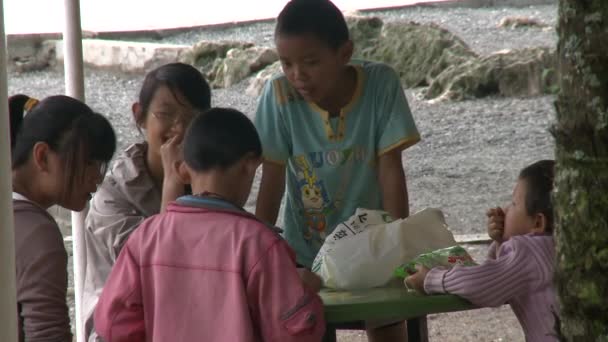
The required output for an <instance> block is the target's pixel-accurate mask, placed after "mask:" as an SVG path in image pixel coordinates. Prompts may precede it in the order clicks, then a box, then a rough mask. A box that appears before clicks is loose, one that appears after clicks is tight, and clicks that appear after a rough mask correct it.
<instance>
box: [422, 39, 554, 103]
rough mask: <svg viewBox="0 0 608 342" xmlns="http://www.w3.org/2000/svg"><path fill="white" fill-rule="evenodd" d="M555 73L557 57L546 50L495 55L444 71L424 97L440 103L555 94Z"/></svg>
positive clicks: (504, 52)
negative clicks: (495, 97) (499, 96)
mask: <svg viewBox="0 0 608 342" xmlns="http://www.w3.org/2000/svg"><path fill="white" fill-rule="evenodd" d="M556 70H557V57H556V54H555V51H553V50H550V49H549V48H528V49H522V50H505V51H499V52H497V53H494V54H492V55H489V56H486V57H483V58H478V59H474V60H469V61H467V62H465V63H463V64H460V65H453V66H451V67H449V68H448V69H446V70H444V71H443V72H442V73H441V74H440V75H438V76H437V77H436V78H435V80H434V81H433V82H432V83H431V85H430V86H429V87H428V89H427V90H426V91H425V94H424V97H425V98H426V99H430V100H434V101H442V100H466V99H474V98H479V97H484V96H489V95H502V96H517V97H525V96H537V95H541V94H547V93H554V92H555V91H556V90H557V77H556Z"/></svg>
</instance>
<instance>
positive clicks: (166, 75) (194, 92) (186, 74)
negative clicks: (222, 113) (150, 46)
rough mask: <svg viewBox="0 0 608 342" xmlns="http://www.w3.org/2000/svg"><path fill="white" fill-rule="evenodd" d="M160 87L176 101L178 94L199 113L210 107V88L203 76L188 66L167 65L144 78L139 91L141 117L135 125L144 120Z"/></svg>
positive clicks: (179, 64)
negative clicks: (167, 91)
mask: <svg viewBox="0 0 608 342" xmlns="http://www.w3.org/2000/svg"><path fill="white" fill-rule="evenodd" d="M161 86H167V87H168V88H169V90H170V91H171V93H172V94H173V96H174V97H175V98H176V99H177V96H176V93H177V92H178V93H180V94H181V95H183V96H184V97H185V98H186V100H188V102H189V103H190V105H192V107H194V108H195V109H198V110H199V111H201V112H202V111H205V110H207V109H209V108H210V107H211V88H210V87H209V84H208V83H207V81H206V80H205V77H204V76H203V74H201V72H200V71H198V69H196V68H195V67H193V66H192V65H190V64H184V63H169V64H165V65H162V66H160V67H158V68H156V69H154V70H152V71H150V72H149V73H148V74H147V75H146V77H145V78H144V83H143V84H142V86H141V90H140V91H139V104H140V105H141V111H142V113H141V114H142V115H141V116H140V117H139V120H140V122H138V123H137V124H141V121H143V120H144V119H145V118H146V115H147V113H148V109H149V107H150V103H151V102H152V99H153V98H154V94H155V93H156V90H157V89H158V88H160V87H161Z"/></svg>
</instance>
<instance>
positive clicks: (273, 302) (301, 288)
mask: <svg viewBox="0 0 608 342" xmlns="http://www.w3.org/2000/svg"><path fill="white" fill-rule="evenodd" d="M247 297H248V300H249V305H250V308H251V312H252V316H253V317H252V318H253V321H254V322H255V323H256V325H257V327H258V329H259V331H260V334H261V337H262V340H264V341H282V342H312V341H321V338H322V337H323V333H324V331H325V320H324V317H323V303H322V302H321V299H320V298H319V296H318V295H317V294H316V293H315V292H313V291H312V290H311V289H309V288H307V287H306V286H305V285H304V284H303V282H302V280H301V279H300V276H299V275H298V271H297V269H296V264H295V256H294V254H293V251H291V249H290V248H289V246H288V245H287V243H286V242H285V241H283V240H282V239H277V240H276V241H275V242H274V244H273V245H272V246H271V247H270V248H268V249H267V251H266V253H265V254H264V255H263V256H262V257H261V258H260V260H259V261H258V262H257V263H256V264H255V266H254V267H253V269H252V270H251V271H250V272H249V274H248V276H247Z"/></svg>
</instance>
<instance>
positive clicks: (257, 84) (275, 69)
mask: <svg viewBox="0 0 608 342" xmlns="http://www.w3.org/2000/svg"><path fill="white" fill-rule="evenodd" d="M281 72H282V70H281V62H280V61H276V62H274V63H273V64H271V65H269V66H267V67H266V68H265V69H263V70H262V71H260V72H258V74H257V75H256V76H255V77H254V78H252V79H251V81H250V83H249V87H248V88H247V91H246V92H247V95H249V96H253V97H258V96H260V95H261V94H262V90H263V89H264V85H265V84H266V82H268V80H269V79H271V78H272V77H274V76H276V75H279V74H281Z"/></svg>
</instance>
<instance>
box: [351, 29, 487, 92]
mask: <svg viewBox="0 0 608 342" xmlns="http://www.w3.org/2000/svg"><path fill="white" fill-rule="evenodd" d="M369 42H370V44H369V45H367V46H364V47H363V49H361V57H363V58H364V59H369V60H375V61H379V62H384V63H387V64H389V65H391V66H393V68H395V69H396V70H397V72H398V73H399V76H400V77H401V80H402V82H403V83H404V84H405V86H406V87H409V88H413V87H419V86H425V85H428V84H430V83H431V82H432V81H433V79H434V78H435V77H436V76H437V75H439V74H440V73H442V72H443V71H444V70H446V69H448V68H449V67H451V66H454V65H460V64H462V63H465V62H467V61H469V60H472V59H475V58H476V57H477V55H476V54H475V53H474V52H473V51H472V50H471V49H470V48H469V46H468V45H467V44H466V43H465V42H464V41H463V40H462V39H460V38H459V37H457V36H455V35H454V34H452V33H451V32H449V31H447V30H445V29H443V28H441V27H439V26H437V25H435V24H418V23H415V22H391V23H385V24H384V25H382V29H381V31H380V35H379V36H378V38H376V39H375V40H369Z"/></svg>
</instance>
